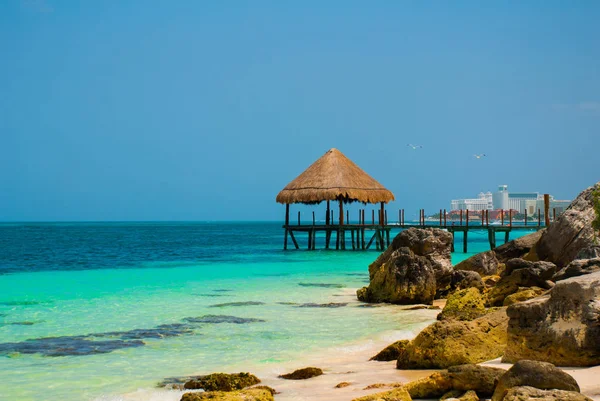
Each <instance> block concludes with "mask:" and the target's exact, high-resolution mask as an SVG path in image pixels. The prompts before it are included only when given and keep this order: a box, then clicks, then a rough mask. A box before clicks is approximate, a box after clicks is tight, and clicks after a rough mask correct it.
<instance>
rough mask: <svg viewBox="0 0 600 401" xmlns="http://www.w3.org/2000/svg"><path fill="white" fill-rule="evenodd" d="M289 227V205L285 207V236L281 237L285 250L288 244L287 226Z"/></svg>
mask: <svg viewBox="0 0 600 401" xmlns="http://www.w3.org/2000/svg"><path fill="white" fill-rule="evenodd" d="M289 225H290V204H289V203H286V205H285V234H284V235H283V249H284V250H286V249H287V244H288V228H287V227H288V226H289Z"/></svg>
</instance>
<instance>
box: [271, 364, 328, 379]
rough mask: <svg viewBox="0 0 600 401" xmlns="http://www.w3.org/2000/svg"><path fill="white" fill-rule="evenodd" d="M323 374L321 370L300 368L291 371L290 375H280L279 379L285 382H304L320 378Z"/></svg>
mask: <svg viewBox="0 0 600 401" xmlns="http://www.w3.org/2000/svg"><path fill="white" fill-rule="evenodd" d="M322 374H323V370H321V369H319V368H314V367H308V368H302V369H298V370H295V371H293V372H292V373H286V374H284V375H280V376H279V377H280V378H282V379H287V380H306V379H310V378H312V377H316V376H321V375H322Z"/></svg>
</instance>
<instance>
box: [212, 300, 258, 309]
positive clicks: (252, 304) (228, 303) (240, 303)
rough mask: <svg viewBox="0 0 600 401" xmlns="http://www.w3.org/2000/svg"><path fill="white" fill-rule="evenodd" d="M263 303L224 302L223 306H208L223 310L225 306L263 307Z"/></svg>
mask: <svg viewBox="0 0 600 401" xmlns="http://www.w3.org/2000/svg"><path fill="white" fill-rule="evenodd" d="M264 304H265V303H264V302H256V301H246V302H226V303H223V304H215V305H210V306H209V308H223V307H225V306H255V305H264Z"/></svg>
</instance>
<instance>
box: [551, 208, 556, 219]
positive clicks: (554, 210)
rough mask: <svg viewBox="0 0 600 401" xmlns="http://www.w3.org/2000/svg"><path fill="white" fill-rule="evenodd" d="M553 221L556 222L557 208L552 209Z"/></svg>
mask: <svg viewBox="0 0 600 401" xmlns="http://www.w3.org/2000/svg"><path fill="white" fill-rule="evenodd" d="M552 221H553V222H554V221H556V208H555V207H553V208H552Z"/></svg>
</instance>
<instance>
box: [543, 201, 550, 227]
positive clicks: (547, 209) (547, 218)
mask: <svg viewBox="0 0 600 401" xmlns="http://www.w3.org/2000/svg"><path fill="white" fill-rule="evenodd" d="M544 224H545V225H546V227H548V226H549V225H550V195H548V194H544Z"/></svg>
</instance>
